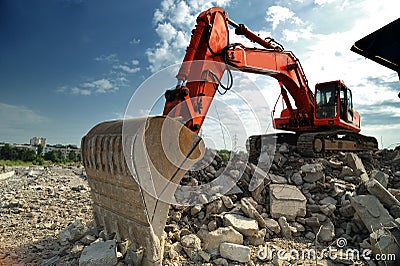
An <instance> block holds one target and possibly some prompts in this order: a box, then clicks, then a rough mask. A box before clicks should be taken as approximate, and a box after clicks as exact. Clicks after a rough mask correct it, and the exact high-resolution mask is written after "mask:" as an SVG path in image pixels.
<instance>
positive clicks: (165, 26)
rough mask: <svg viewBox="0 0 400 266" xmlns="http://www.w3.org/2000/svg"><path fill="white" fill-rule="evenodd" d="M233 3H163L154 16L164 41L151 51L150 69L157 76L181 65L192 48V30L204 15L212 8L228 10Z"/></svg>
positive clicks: (196, 0) (190, 0)
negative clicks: (198, 17) (199, 15)
mask: <svg viewBox="0 0 400 266" xmlns="http://www.w3.org/2000/svg"><path fill="white" fill-rule="evenodd" d="M229 3H230V0H217V1H211V0H175V1H173V0H163V1H161V4H160V7H159V8H157V9H156V10H155V12H154V14H153V22H154V24H155V26H154V28H155V31H156V33H157V35H158V36H159V37H160V40H159V41H157V43H156V44H155V46H154V47H152V48H149V49H147V51H146V55H147V58H148V61H149V63H150V65H149V67H148V69H149V70H150V71H151V72H156V71H158V70H160V69H161V68H163V67H166V66H169V65H173V64H176V63H180V62H181V61H182V59H183V57H184V54H185V49H186V47H187V45H188V44H189V40H190V33H191V30H192V29H193V28H194V26H195V25H196V17H197V16H198V14H199V13H200V12H201V11H204V10H205V9H207V8H210V7H212V6H221V7H223V6H226V5H228V4H229Z"/></svg>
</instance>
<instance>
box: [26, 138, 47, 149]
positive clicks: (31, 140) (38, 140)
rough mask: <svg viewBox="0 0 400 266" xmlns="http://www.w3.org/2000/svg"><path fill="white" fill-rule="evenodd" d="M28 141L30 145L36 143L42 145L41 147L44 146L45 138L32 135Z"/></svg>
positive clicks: (35, 144)
mask: <svg viewBox="0 0 400 266" xmlns="http://www.w3.org/2000/svg"><path fill="white" fill-rule="evenodd" d="M29 143H30V144H31V146H37V145H39V144H40V145H42V147H43V148H45V147H46V138H42V137H33V138H31V139H30V141H29Z"/></svg>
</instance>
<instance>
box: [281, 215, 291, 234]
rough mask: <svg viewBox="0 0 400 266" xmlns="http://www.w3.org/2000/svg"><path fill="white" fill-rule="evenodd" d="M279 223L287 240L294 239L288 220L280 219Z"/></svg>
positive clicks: (282, 217)
mask: <svg viewBox="0 0 400 266" xmlns="http://www.w3.org/2000/svg"><path fill="white" fill-rule="evenodd" d="M278 223H279V226H280V227H281V232H282V235H283V236H284V237H285V238H291V237H292V228H291V227H290V225H289V224H288V222H287V221H286V218H285V217H284V216H281V217H279V219H278Z"/></svg>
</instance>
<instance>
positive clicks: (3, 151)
mask: <svg viewBox="0 0 400 266" xmlns="http://www.w3.org/2000/svg"><path fill="white" fill-rule="evenodd" d="M42 153H43V146H42V145H40V144H39V145H37V146H36V151H35V150H32V149H29V148H25V147H13V146H11V145H10V144H5V145H4V146H2V147H0V160H10V161H23V162H32V163H33V164H44V162H45V161H51V162H53V163H70V162H79V161H80V160H81V156H80V154H79V153H76V152H75V151H74V150H71V151H70V152H69V153H68V154H67V156H65V154H64V153H63V152H62V151H61V150H57V149H54V150H52V151H48V152H46V153H44V154H43V155H42Z"/></svg>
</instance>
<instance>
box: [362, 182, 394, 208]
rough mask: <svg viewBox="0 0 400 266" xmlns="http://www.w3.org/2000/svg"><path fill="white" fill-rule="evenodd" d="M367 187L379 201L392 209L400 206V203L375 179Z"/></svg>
mask: <svg viewBox="0 0 400 266" xmlns="http://www.w3.org/2000/svg"><path fill="white" fill-rule="evenodd" d="M365 186H366V187H367V189H368V191H369V193H371V194H372V195H375V196H376V197H377V198H378V199H379V201H380V202H381V203H382V204H383V205H385V206H386V207H388V208H390V207H392V206H393V205H397V206H400V201H398V200H397V199H396V198H395V197H394V196H393V195H392V194H391V193H390V192H389V191H388V190H387V189H386V188H385V187H384V186H382V184H381V183H379V182H378V181H377V180H375V179H371V180H369V181H368V182H367V183H366V184H365Z"/></svg>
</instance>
